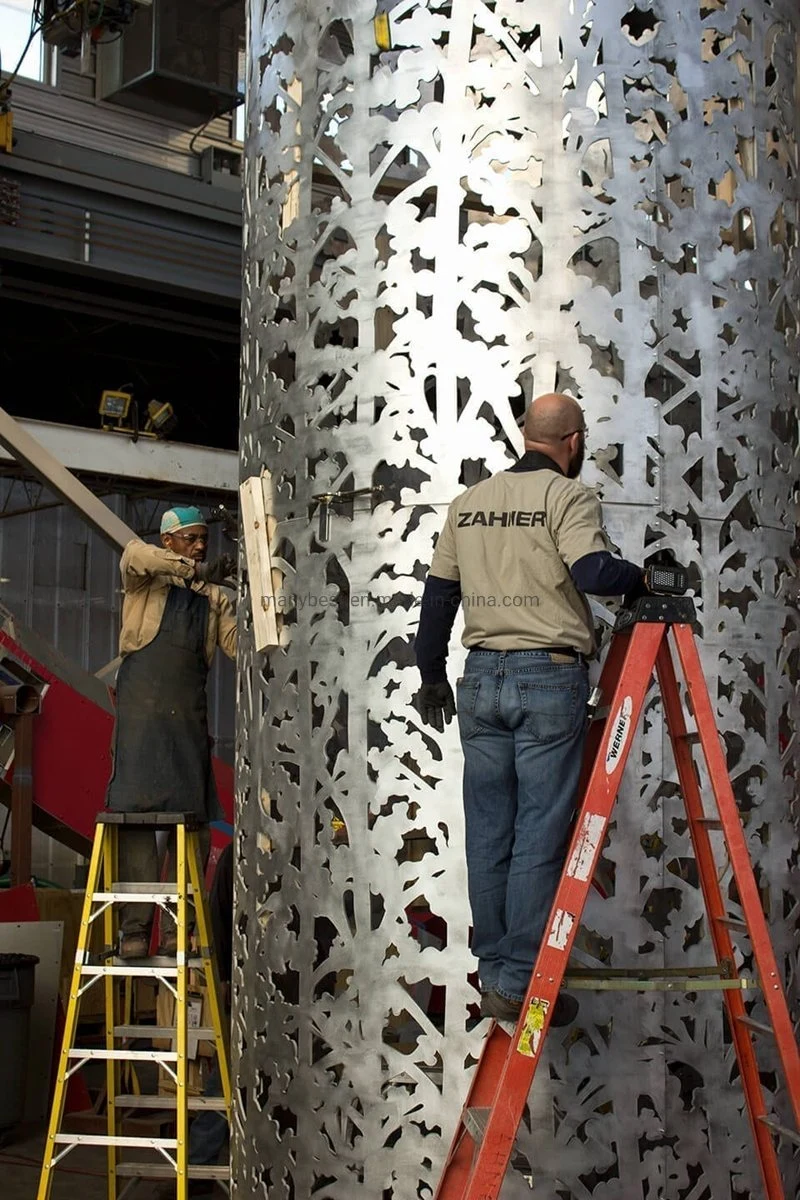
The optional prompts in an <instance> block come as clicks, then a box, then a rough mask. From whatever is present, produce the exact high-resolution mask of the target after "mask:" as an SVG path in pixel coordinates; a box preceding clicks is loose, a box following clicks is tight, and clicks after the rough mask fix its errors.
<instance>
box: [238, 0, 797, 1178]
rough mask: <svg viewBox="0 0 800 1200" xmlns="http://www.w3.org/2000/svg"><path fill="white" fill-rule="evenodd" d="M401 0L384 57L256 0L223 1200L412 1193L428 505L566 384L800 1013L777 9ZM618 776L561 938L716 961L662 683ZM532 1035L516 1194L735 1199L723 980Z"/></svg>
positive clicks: (423, 949) (612, 1006) (441, 898)
mask: <svg viewBox="0 0 800 1200" xmlns="http://www.w3.org/2000/svg"><path fill="white" fill-rule="evenodd" d="M380 7H381V8H382V9H385V8H386V7H387V5H385V4H382V5H381V6H380ZM388 7H390V8H391V14H390V15H391V25H392V32H393V49H392V50H391V51H389V52H383V53H381V52H379V51H378V48H377V46H376V44H375V39H374V33H373V17H374V15H375V4H374V3H370V2H368V0H330V2H329V3H326V4H321V3H320V4H300V3H299V2H298V0H275V2H272V3H268V2H267V3H255V2H253V3H251V5H250V28H251V46H250V60H249V61H250V68H249V69H250V79H249V85H248V91H249V118H248V119H249V135H248V144H247V156H246V157H247V163H246V195H245V299H244V331H245V336H244V345H243V393H242V460H243V461H242V469H243V476H244V477H247V476H250V475H252V474H255V473H257V472H258V471H259V470H260V469H261V467H262V466H267V467H268V468H269V469H270V471H271V472H272V474H273V478H274V483H275V506H276V515H277V517H278V521H279V525H278V541H277V542H276V544H275V547H274V550H275V553H276V556H277V557H278V558H279V560H280V561H281V562H282V564H283V567H284V570H285V573H286V589H285V596H284V604H285V612H284V640H285V646H284V648H283V649H282V650H281V651H273V652H272V653H271V654H270V655H269V656H268V657H265V656H263V655H259V656H255V655H254V654H253V653H252V642H251V640H250V636H249V630H248V618H247V612H246V603H244V600H243V604H242V606H241V609H240V611H242V613H243V617H242V620H243V626H242V631H241V632H242V638H241V644H242V658H241V663H240V706H239V717H240V725H239V729H240V732H239V776H238V778H239V784H238V789H239V804H240V828H239V832H238V834H237V838H238V844H237V849H238V859H239V881H238V885H237V913H238V915H237V924H238V928H239V936H238V941H237V957H238V965H237V969H236V978H235V992H236V1007H235V1038H234V1040H235V1042H236V1047H237V1058H238V1067H239V1076H240V1092H239V1104H238V1110H237V1114H236V1138H235V1142H236V1145H235V1163H236V1179H237V1195H239V1196H242V1197H244V1196H247V1197H250V1196H263V1197H266V1196H269V1197H270V1200H273V1198H274V1200H278V1198H283V1197H286V1198H287V1200H288V1197H290V1196H291V1197H296V1198H297V1200H301V1198H302V1200H305V1198H306V1197H311V1196H314V1197H324V1198H325V1200H327V1198H329V1197H330V1198H331V1200H334V1198H335V1200H339V1198H341V1200H349V1198H350V1197H353V1196H356V1195H363V1196H365V1197H381V1198H382V1200H383V1198H386V1200H388V1198H389V1197H392V1198H394V1200H406V1198H408V1200H410V1198H411V1197H416V1196H427V1195H430V1194H431V1191H432V1188H433V1186H434V1185H435V1180H436V1177H437V1175H438V1172H439V1169H440V1166H441V1162H442V1157H443V1154H444V1151H445V1149H446V1144H447V1140H448V1139H449V1136H450V1133H451V1130H452V1127H453V1124H454V1122H455V1119H456V1116H457V1113H458V1109H459V1105H460V1102H461V1098H462V1096H463V1093H464V1091H465V1088H466V1084H467V1079H468V1070H469V1067H470V1065H471V1063H472V1062H473V1061H474V1057H475V1055H476V1054H477V1052H478V1049H479V1044H480V1034H481V1030H480V1029H478V1030H472V1031H471V1032H468V1031H467V1027H466V1026H467V1017H468V1012H469V1010H470V1006H471V1005H472V1006H474V1005H475V1002H476V998H477V996H476V993H475V991H474V989H473V987H472V986H471V984H470V983H469V982H468V980H467V973H468V972H469V971H471V970H472V969H473V967H474V960H473V959H472V958H471V956H470V954H469V952H468V948H467V946H468V930H469V914H468V908H467V900H466V882H465V879H466V876H465V866H464V861H463V833H462V824H461V808H460V796H459V787H460V770H461V760H460V752H459V749H458V744H457V737H456V734H455V729H454V727H451V728H450V729H448V730H447V731H446V733H445V735H444V736H442V737H437V736H435V735H432V734H431V732H430V730H428V729H426V728H425V727H422V726H421V725H420V723H419V721H418V719H417V718H416V715H415V712H414V709H413V708H412V705H411V700H412V697H413V693H414V691H415V689H416V686H417V677H416V672H415V670H414V669H413V656H412V639H413V634H414V631H415V628H416V623H417V615H418V610H417V609H416V607H415V605H416V602H417V601H418V599H419V596H420V594H421V590H422V586H423V580H424V576H425V572H426V570H427V566H428V564H429V562H430V557H431V553H432V549H433V543H434V540H435V537H436V535H437V534H438V531H439V529H440V527H441V523H442V520H443V516H444V511H445V506H446V503H447V502H448V501H449V500H450V499H451V498H452V496H453V495H454V494H455V493H456V492H457V491H458V490H459V488H460V487H461V486H463V485H464V484H467V483H471V482H474V481H475V480H476V479H477V478H479V477H480V474H481V472H484V471H495V470H498V469H502V467H503V466H505V465H507V464H508V463H509V462H510V461H511V460H512V458H513V457H514V456H515V455H516V453H518V451H519V449H520V438H519V431H518V421H519V419H520V417H521V415H522V413H523V411H524V407H525V404H526V403H527V402H528V401H529V400H530V398H531V397H532V396H533V395H536V394H537V393H539V392H542V391H546V390H550V389H552V388H560V389H564V390H572V391H573V392H574V393H575V394H578V395H580V396H581V397H582V400H583V404H584V407H585V409H586V412H587V418H588V423H589V427H590V431H591V433H590V442H589V449H590V451H591V454H592V458H591V461H590V462H589V463H588V464H587V468H586V472H585V478H586V480H587V482H589V483H591V484H594V485H596V486H597V487H598V488H599V490H600V492H601V494H602V497H603V500H604V505H605V513H606V519H607V524H608V528H609V532H610V534H611V536H612V538H613V539H614V540H615V541H616V542H617V544H618V545H619V546H620V547H621V549H622V550H623V552H624V553H625V554H626V555H627V556H628V557H632V558H641V556H642V554H643V553H644V550H645V548H646V547H648V546H652V545H654V544H655V543H657V542H658V543H659V544H664V545H667V546H669V547H671V548H672V549H673V550H674V551H675V552H676V554H677V556H678V558H679V559H680V560H682V561H684V562H686V563H687V564H688V565H689V566H690V569H691V571H692V577H693V580H694V583H695V587H696V591H697V595H698V604H699V610H700V621H701V626H702V632H703V636H704V640H703V645H702V652H703V658H704V662H705V665H706V668H707V671H708V677H709V684H710V687H711V689H712V695H714V696H715V697H716V701H717V711H718V715H719V718H720V723H721V726H722V728H723V730H724V732H725V737H726V745H727V749H728V758H729V766H730V769H731V772H732V776H733V781H734V787H735V790H736V794H737V798H738V800H739V803H740V805H741V807H742V810H743V814H744V815H745V820H746V821H747V828H748V833H749V834H750V837H749V842H750V848H751V852H752V854H753V857H754V859H755V861H756V863H757V869H758V872H759V879H760V883H761V885H762V889H763V894H764V900H765V904H766V905H767V907H768V911H769V914H770V918H771V921H772V928H773V934H774V938H775V942H776V948H777V950H778V952H779V957H780V958H781V960H782V961H783V962H784V963H785V966H786V973H787V981H788V983H789V986H790V990H791V993H792V997H793V1000H794V1001H795V1002H796V999H797V981H796V960H797V935H796V932H795V927H796V924H797V915H798V908H797V901H796V895H797V885H798V874H797V861H796V859H797V853H796V846H797V835H796V824H795V821H794V820H793V818H792V813H791V805H792V799H793V788H794V783H793V780H794V773H795V766H796V757H797V755H796V747H795V742H794V741H793V740H792V729H793V718H794V708H793V706H794V703H795V695H796V687H797V641H798V630H797V624H798V621H797V610H796V608H795V607H792V606H790V605H788V604H787V594H788V593H787V587H788V575H789V572H790V567H791V560H790V549H791V544H792V537H793V530H792V526H793V522H794V515H793V512H792V508H791V503H792V493H793V488H794V486H795V477H796V468H795V447H796V444H797V416H796V414H797V391H798V324H797V314H798V249H797V237H798V233H797V231H798V187H797V182H796V168H797V149H796V138H797V112H798V97H797V92H796V87H795V83H796V50H797V37H798V33H800V16H798V12H797V9H796V5H795V4H794V3H793V2H791V0H783V2H778V0H776V2H773V3H769V2H767V0H763V3H758V2H756V0H752V2H747V0H728V2H727V3H725V4H724V5H723V4H722V3H721V0H706V2H705V3H704V4H703V5H702V6H701V5H700V4H699V3H693V4H691V5H681V6H676V5H674V4H672V3H671V2H668V0H653V2H652V3H648V2H646V0H640V3H639V4H638V5H637V6H634V5H633V3H632V0H628V3H620V2H619V0H603V3H602V4H600V3H592V2H591V0H580V3H578V2H575V0H553V2H552V3H550V4H547V5H543V4H538V3H533V0H496V2H494V3H484V2H482V0H446V2H445V0H429V2H428V3H427V4H424V3H419V2H416V0H399V2H398V3H395V4H393V5H390V6H388ZM353 492H357V493H362V494H359V495H356V496H353V495H352V494H351V493H353ZM319 496H333V497H334V498H333V500H331V501H324V500H323V501H320V500H319V499H316V498H317V497H319ZM460 661H461V651H460V649H459V648H458V647H457V646H455V645H454V649H453V658H452V664H451V665H452V671H451V674H452V676H453V677H455V675H456V674H457V673H458V667H459V664H460ZM634 768H635V769H634V770H633V771H632V773H631V778H630V779H629V781H628V782H627V783H626V785H625V787H624V789H623V793H622V795H621V798H620V802H619V805H618V808H617V811H616V820H615V823H614V827H613V830H612V833H611V837H610V839H609V843H608V845H607V847H606V849H605V852H604V858H605V864H604V867H605V869H604V876H603V877H604V880H605V882H606V886H607V889H608V892H609V894H608V896H607V897H606V898H605V899H601V898H600V897H599V895H597V894H595V895H593V897H592V899H591V901H590V905H589V907H588V909H587V912H586V914H585V917H584V928H583V932H582V938H581V947H582V948H581V954H582V956H583V959H584V961H589V962H591V963H592V964H593V965H597V964H598V962H608V963H610V964H611V965H614V966H621V965H624V966H631V965H639V966H641V967H648V966H661V965H665V964H666V965H670V966H672V965H676V964H678V963H682V962H685V961H687V960H688V961H689V962H691V963H692V964H700V963H703V962H709V961H710V957H711V955H710V948H709V946H708V943H707V940H706V936H705V934H706V929H705V923H704V918H703V913H702V903H701V898H700V896H699V894H698V889H697V886H696V880H695V877H694V873H693V863H692V860H691V849H690V845H689V839H688V836H687V833H686V827H685V821H684V819H683V806H682V801H681V798H680V796H679V794H678V791H677V786H676V782H675V772H674V768H673V765H672V763H671V761H670V758H669V754H668V753H667V752H665V751H664V732H663V726H662V720H661V709H660V704H659V701H658V698H657V695H656V694H655V693H654V694H653V697H652V703H651V705H650V707H649V709H648V712H647V714H646V719H645V723H644V729H643V731H642V734H641V737H640V739H639V741H638V745H637V751H636V755H635V756H634ZM731 911H732V912H733V913H735V912H736V906H735V898H734V897H733V896H732V897H731ZM472 1011H473V1014H474V1011H475V1010H474V1007H473V1009H472ZM755 1011H756V1015H758V1008H756V1010H755ZM551 1040H552V1045H551V1048H550V1063H549V1068H550V1069H549V1071H545V1070H542V1071H540V1072H539V1074H538V1077H537V1086H536V1089H535V1094H534V1096H533V1097H532V1100H531V1106H530V1129H529V1130H527V1131H523V1135H522V1142H523V1146H524V1149H525V1151H526V1153H527V1154H528V1157H529V1158H530V1160H531V1162H532V1163H534V1164H535V1171H534V1177H533V1185H532V1189H529V1187H528V1184H527V1183H526V1182H525V1181H524V1180H522V1179H521V1178H520V1177H511V1178H509V1180H508V1181H507V1184H506V1186H505V1189H504V1196H509V1197H511V1196H515V1195H517V1194H519V1195H523V1194H524V1195H526V1196H533V1197H534V1198H535V1200H552V1197H553V1196H554V1195H558V1196H560V1197H561V1196H563V1197H565V1198H568V1200H572V1198H575V1200H587V1198H591V1200H612V1198H613V1200H619V1198H620V1196H622V1195H624V1196H625V1198H626V1200H628V1197H636V1196H641V1197H642V1198H643V1200H645V1198H648V1200H651V1198H652V1197H654V1196H662V1197H665V1198H667V1200H678V1198H680V1200H705V1198H706V1197H709V1196H710V1197H713V1200H724V1198H726V1197H731V1198H733V1197H734V1196H736V1197H753V1200H755V1197H757V1196H760V1194H761V1193H760V1190H759V1186H760V1185H759V1183H758V1180H757V1178H756V1176H755V1174H754V1170H755V1168H754V1158H753V1153H752V1150H751V1147H750V1140H749V1133H748V1130H747V1128H746V1125H745V1122H744V1121H743V1119H742V1117H741V1113H740V1111H739V1109H740V1099H739V1095H738V1090H737V1088H736V1086H735V1084H732V1083H731V1073H732V1066H733V1064H732V1059H731V1054H730V1050H729V1047H728V1046H727V1043H726V1041H725V1035H724V1031H723V1026H722V1020H721V1015H720V1005H719V1002H718V1000H717V998H716V997H713V996H711V997H709V995H708V994H705V995H703V994H701V995H698V996H692V997H680V996H673V995H669V996H666V997H663V996H659V997H656V998H653V996H652V994H651V995H648V996H647V997H646V998H645V997H639V998H636V997H633V998H630V999H628V998H626V997H622V998H619V997H613V998H612V997H610V996H607V995H605V996H604V995H591V996H590V995H587V994H585V993H584V994H583V995H582V1000H581V1017H580V1021H579V1022H578V1024H577V1025H576V1026H575V1027H574V1028H573V1029H571V1030H568V1031H565V1032H563V1033H559V1034H558V1035H557V1036H554V1037H553V1038H552V1039H551ZM767 1066H768V1067H769V1066H770V1063H769V1060H768V1059H767ZM766 1080H767V1083H768V1084H769V1083H770V1080H769V1077H768V1076H767V1077H766ZM775 1103H776V1106H777V1109H778V1111H779V1112H781V1111H782V1097H781V1096H780V1095H778V1096H777V1097H776V1100H775ZM784 1177H785V1180H786V1187H787V1189H788V1191H789V1192H791V1190H792V1188H793V1187H795V1186H797V1184H798V1183H799V1182H800V1169H799V1168H798V1165H797V1162H796V1161H795V1160H793V1159H792V1158H791V1155H790V1154H788V1153H786V1155H785V1161H784Z"/></svg>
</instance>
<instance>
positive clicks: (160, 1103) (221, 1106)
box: [114, 1092, 227, 1112]
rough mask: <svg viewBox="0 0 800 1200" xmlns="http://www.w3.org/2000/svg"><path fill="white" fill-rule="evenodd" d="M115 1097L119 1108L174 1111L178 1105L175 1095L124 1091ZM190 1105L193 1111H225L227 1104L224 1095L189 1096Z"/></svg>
mask: <svg viewBox="0 0 800 1200" xmlns="http://www.w3.org/2000/svg"><path fill="white" fill-rule="evenodd" d="M114 1099H115V1102H116V1104H117V1107H118V1108H163V1109H166V1110H168V1111H172V1110H174V1109H176V1108H177V1107H178V1102H177V1100H176V1099H175V1097H174V1096H130V1095H128V1094H127V1092H122V1093H120V1095H118V1096H115V1097H114ZM188 1107H189V1109H191V1110H192V1111H200V1110H201V1109H206V1110H210V1111H212V1112H225V1110H226V1108H227V1105H226V1104H225V1097H224V1096H189V1097H188Z"/></svg>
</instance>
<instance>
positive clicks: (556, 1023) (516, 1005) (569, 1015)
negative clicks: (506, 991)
mask: <svg viewBox="0 0 800 1200" xmlns="http://www.w3.org/2000/svg"><path fill="white" fill-rule="evenodd" d="M521 1009H522V1001H521V1000H509V999H508V997H507V996H501V995H500V993H499V992H494V991H491V992H484V993H483V995H482V996H481V1016H482V1017H494V1019H495V1021H513V1022H514V1024H515V1025H516V1023H517V1021H518V1020H519V1014H520V1011H521ZM577 1015H578V1001H577V1000H576V999H575V997H574V996H568V995H566V994H565V993H564V992H559V994H558V998H557V1000H556V1002H555V1006H554V1008H553V1015H552V1017H551V1018H550V1028H551V1029H560V1028H562V1027H563V1026H564V1025H570V1024H571V1023H572V1022H573V1021H574V1020H575V1018H576V1016H577Z"/></svg>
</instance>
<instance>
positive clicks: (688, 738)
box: [675, 729, 700, 746]
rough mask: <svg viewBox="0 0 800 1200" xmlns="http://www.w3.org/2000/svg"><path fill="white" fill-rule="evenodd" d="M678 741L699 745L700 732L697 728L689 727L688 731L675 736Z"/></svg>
mask: <svg viewBox="0 0 800 1200" xmlns="http://www.w3.org/2000/svg"><path fill="white" fill-rule="evenodd" d="M675 741H676V742H685V743H686V745H687V746H699V745H700V734H699V733H698V731H697V730H696V729H689V730H687V731H686V733H679V734H677V735H676V737H675Z"/></svg>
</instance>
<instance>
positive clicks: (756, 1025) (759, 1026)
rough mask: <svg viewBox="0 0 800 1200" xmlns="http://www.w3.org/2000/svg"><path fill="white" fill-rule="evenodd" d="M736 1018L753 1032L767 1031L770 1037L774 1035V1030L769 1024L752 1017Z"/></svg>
mask: <svg viewBox="0 0 800 1200" xmlns="http://www.w3.org/2000/svg"><path fill="white" fill-rule="evenodd" d="M736 1020H737V1021H738V1022H739V1024H740V1025H746V1026H747V1028H748V1029H752V1030H753V1033H767V1034H769V1035H770V1036H771V1037H774V1036H775V1030H774V1029H773V1028H772V1026H771V1025H764V1024H763V1023H762V1022H761V1021H754V1020H753V1018H752V1017H737V1018H736Z"/></svg>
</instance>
